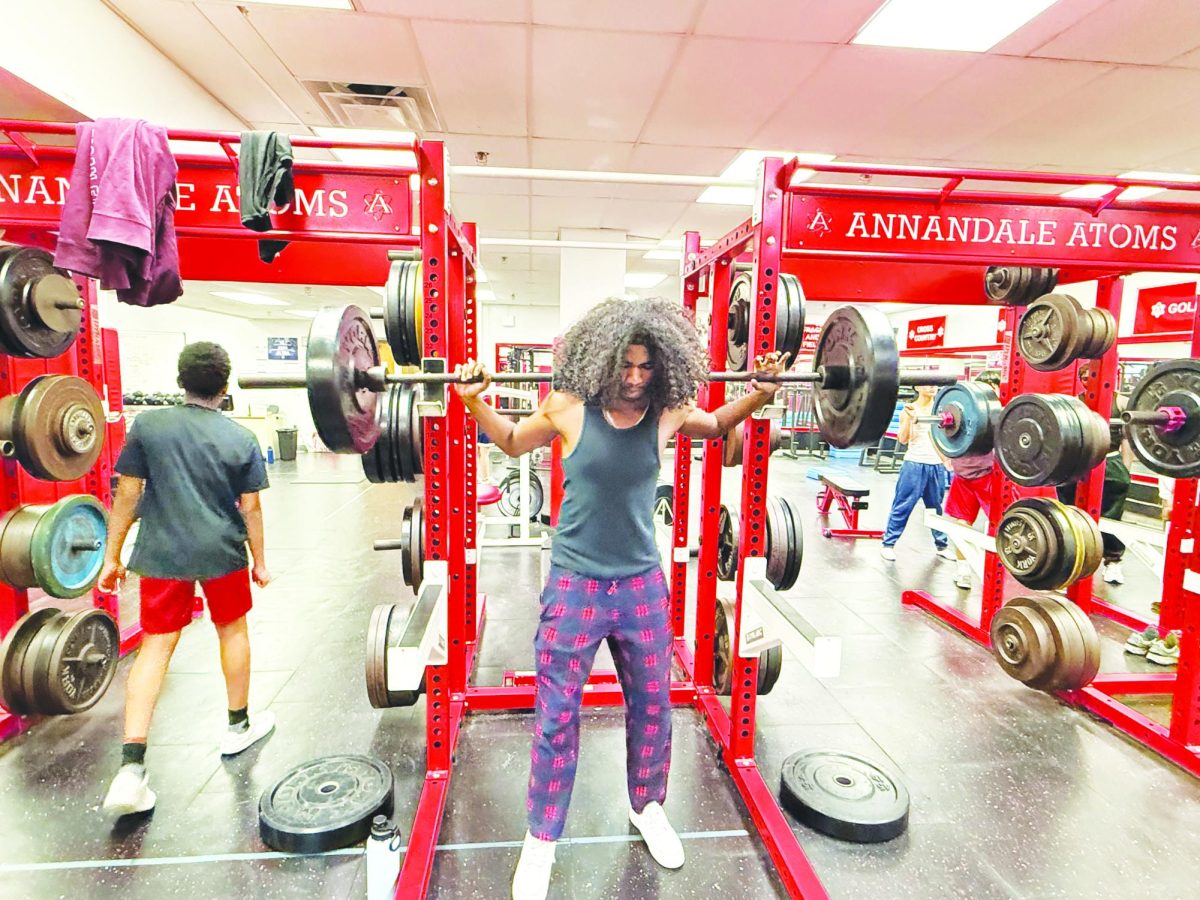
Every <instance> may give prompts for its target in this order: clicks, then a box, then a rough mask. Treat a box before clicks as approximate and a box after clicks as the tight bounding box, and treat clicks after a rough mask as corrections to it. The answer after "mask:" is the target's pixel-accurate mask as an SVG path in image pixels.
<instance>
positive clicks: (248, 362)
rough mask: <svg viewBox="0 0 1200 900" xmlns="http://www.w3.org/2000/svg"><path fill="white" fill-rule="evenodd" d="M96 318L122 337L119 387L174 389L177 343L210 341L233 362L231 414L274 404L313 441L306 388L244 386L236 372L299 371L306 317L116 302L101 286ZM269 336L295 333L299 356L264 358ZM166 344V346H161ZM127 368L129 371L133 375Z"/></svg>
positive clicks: (302, 438) (308, 441) (301, 370)
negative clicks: (294, 358)
mask: <svg viewBox="0 0 1200 900" xmlns="http://www.w3.org/2000/svg"><path fill="white" fill-rule="evenodd" d="M100 324H101V325H102V326H103V327H106V328H115V329H116V330H117V334H118V336H119V338H120V342H121V343H120V347H121V361H122V366H121V371H122V382H121V387H122V390H123V391H124V392H125V393H129V392H130V391H135V390H142V391H147V392H155V391H163V392H174V391H177V390H178V387H177V386H176V383H175V376H176V368H175V359H174V357H176V356H177V353H176V349H177V347H178V346H179V345H181V343H191V342H193V341H213V342H215V343H218V344H220V345H221V346H222V347H224V348H225V349H226V350H227V351H228V353H229V357H230V361H231V362H232V363H233V373H232V375H231V376H230V384H231V387H230V394H231V396H232V397H233V401H234V414H235V415H239V416H245V415H262V414H263V413H264V412H265V411H266V408H267V406H268V405H275V406H278V407H279V410H280V412H281V413H282V415H283V417H284V419H285V420H286V421H287V422H288V423H290V424H292V425H295V426H296V427H297V428H298V429H299V430H300V435H299V437H300V442H301V444H302V445H304V446H311V436H312V433H313V424H312V416H311V414H310V413H309V411H308V396H307V393H306V392H305V391H303V390H294V389H291V390H282V389H281V390H255V391H249V390H245V391H244V390H240V389H239V388H238V387H237V378H238V376H239V375H249V374H255V373H270V374H280V375H286V374H293V373H294V374H297V375H300V376H303V374H304V343H305V338H306V337H307V335H308V325H309V323H308V321H307V320H305V319H300V318H297V319H296V320H295V321H294V322H293V321H289V320H285V319H282V318H281V319H270V320H267V319H244V318H240V317H237V316H229V315H224V314H222V313H215V312H208V311H207V310H203V309H193V308H191V307H185V306H179V305H177V304H167V305H164V306H152V307H149V308H144V309H143V308H141V307H136V306H130V305H128V304H125V303H118V302H117V301H116V295H115V294H113V293H111V292H108V291H101V292H100ZM268 337H296V338H298V339H299V345H300V360H299V361H298V362H281V361H277V360H268V359H267V358H266V357H267V349H266V348H267V338H268ZM164 347H166V348H169V349H168V350H164V349H163V348H164ZM126 373H133V380H131V378H130V377H127V375H126ZM135 381H136V382H140V383H135Z"/></svg>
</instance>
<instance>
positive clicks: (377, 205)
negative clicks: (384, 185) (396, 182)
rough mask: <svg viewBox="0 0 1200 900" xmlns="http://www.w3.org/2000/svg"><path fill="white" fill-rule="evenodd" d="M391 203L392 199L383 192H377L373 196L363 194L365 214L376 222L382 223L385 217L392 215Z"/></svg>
mask: <svg viewBox="0 0 1200 900" xmlns="http://www.w3.org/2000/svg"><path fill="white" fill-rule="evenodd" d="M391 201H392V198H391V197H389V196H388V195H387V194H385V193H384V192H383V191H379V190H377V191H375V193H373V194H363V212H365V213H366V214H367V215H368V216H370V217H371V218H373V219H374V220H375V221H376V222H380V221H382V220H383V217H384V216H390V215H391V214H392V206H391Z"/></svg>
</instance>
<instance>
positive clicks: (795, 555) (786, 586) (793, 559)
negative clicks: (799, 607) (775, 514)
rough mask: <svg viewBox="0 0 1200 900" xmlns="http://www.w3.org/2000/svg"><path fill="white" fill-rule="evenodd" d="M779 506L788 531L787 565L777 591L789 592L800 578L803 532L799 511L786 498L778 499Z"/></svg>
mask: <svg viewBox="0 0 1200 900" xmlns="http://www.w3.org/2000/svg"><path fill="white" fill-rule="evenodd" d="M779 502H780V506H781V507H782V509H783V513H784V517H783V521H784V524H785V525H786V527H787V531H788V564H787V569H786V570H785V571H784V575H783V583H782V584H781V585H780V586H779V590H781V591H788V590H791V589H792V588H793V587H794V586H795V584H796V579H797V578H799V577H800V564H801V563H802V562H803V560H804V530H803V528H802V527H801V525H800V515H799V511H798V510H797V509H796V507H795V506H793V505H792V502H791V501H790V500H788V498H787V497H783V496H781V497H780V498H779Z"/></svg>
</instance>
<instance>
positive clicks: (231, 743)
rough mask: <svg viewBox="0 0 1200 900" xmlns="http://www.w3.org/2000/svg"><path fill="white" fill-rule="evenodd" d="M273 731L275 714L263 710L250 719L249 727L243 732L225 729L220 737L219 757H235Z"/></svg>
mask: <svg viewBox="0 0 1200 900" xmlns="http://www.w3.org/2000/svg"><path fill="white" fill-rule="evenodd" d="M274 730H275V713H273V712H271V711H270V710H264V711H263V712H260V713H257V714H255V715H253V716H251V717H250V727H249V728H247V729H246V730H245V731H234V730H233V729H232V728H230V729H227V730H226V731H225V733H224V734H222V735H221V755H222V756H236V755H237V754H239V753H241V752H242V751H243V750H245V749H246V748H247V747H249V746H250V745H251V744H253V743H255V742H256V741H261V740H262V739H263V738H265V737H266V736H267V735H268V734H270V733H271V732H272V731H274Z"/></svg>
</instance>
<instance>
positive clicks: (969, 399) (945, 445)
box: [930, 381, 1000, 459]
mask: <svg viewBox="0 0 1200 900" xmlns="http://www.w3.org/2000/svg"><path fill="white" fill-rule="evenodd" d="M947 412H948V413H950V415H951V417H952V418H953V422H954V424H953V425H951V426H950V427H948V428H943V427H937V426H935V427H934V428H933V429H932V430H931V431H930V437H931V438H932V439H933V442H934V444H936V445H937V447H938V449H939V450H941V451H942V455H943V456H947V457H950V458H951V459H955V458H958V457H961V456H983V455H985V454H987V453H989V452H991V450H992V442H993V440H994V429H995V425H996V421H997V420H998V419H999V418H1000V400H999V398H998V397H997V396H996V392H995V391H993V390H992V389H991V388H990V387H988V386H987V385H986V384H979V383H978V382H975V381H960V382H958V383H957V384H951V385H947V386H946V387H944V388H942V389H941V390H940V391H938V394H937V397H936V398H935V399H934V401H933V415H935V416H940V415H942V414H943V413H947Z"/></svg>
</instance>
